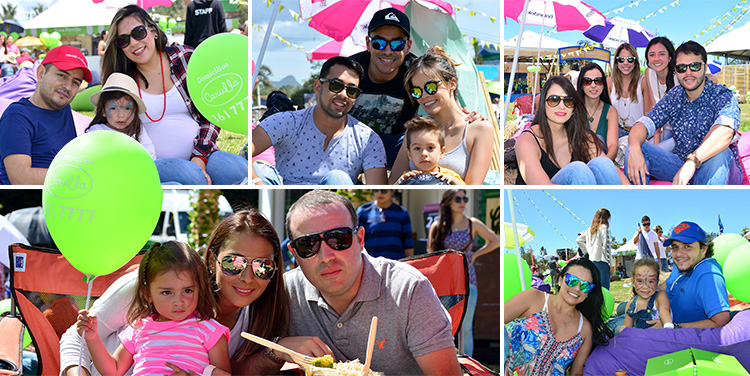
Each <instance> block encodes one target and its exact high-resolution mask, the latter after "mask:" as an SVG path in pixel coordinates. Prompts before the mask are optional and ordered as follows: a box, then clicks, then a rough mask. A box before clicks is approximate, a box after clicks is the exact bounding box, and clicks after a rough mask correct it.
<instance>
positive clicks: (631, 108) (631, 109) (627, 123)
mask: <svg viewBox="0 0 750 376" xmlns="http://www.w3.org/2000/svg"><path fill="white" fill-rule="evenodd" d="M613 82H614V81H613ZM642 84H643V77H641V79H640V80H639V81H638V90H637V95H636V98H637V99H638V102H637V103H636V102H633V101H632V100H631V98H622V97H620V96H619V95H617V92H616V91H615V85H612V92H610V93H609V99H610V100H612V106H613V107H614V108H616V109H617V115H618V116H619V119H618V122H617V123H618V124H619V126H620V136H623V135H624V134H623V131H624V132H625V134H627V132H629V131H630V128H631V127H632V126H633V124H635V122H636V121H637V120H638V119H640V117H641V116H643V92H641V85H642ZM625 128H627V129H625Z"/></svg>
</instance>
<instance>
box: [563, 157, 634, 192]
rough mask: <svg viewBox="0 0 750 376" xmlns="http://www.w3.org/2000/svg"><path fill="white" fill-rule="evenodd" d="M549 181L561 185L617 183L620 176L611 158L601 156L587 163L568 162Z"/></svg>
mask: <svg viewBox="0 0 750 376" xmlns="http://www.w3.org/2000/svg"><path fill="white" fill-rule="evenodd" d="M551 181H552V183H553V184H562V185H619V184H620V176H619V175H618V173H617V167H615V164H614V163H613V162H612V160H611V159H609V158H607V157H605V156H601V157H596V158H594V159H592V160H590V161H589V162H588V163H583V162H581V161H575V162H570V163H568V164H567V165H566V166H565V167H563V168H561V169H560V171H558V172H557V173H556V174H555V176H553V177H552V179H551Z"/></svg>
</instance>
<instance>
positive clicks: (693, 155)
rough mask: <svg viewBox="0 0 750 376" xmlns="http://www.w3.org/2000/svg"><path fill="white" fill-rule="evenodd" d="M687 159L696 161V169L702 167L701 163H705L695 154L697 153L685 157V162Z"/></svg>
mask: <svg viewBox="0 0 750 376" xmlns="http://www.w3.org/2000/svg"><path fill="white" fill-rule="evenodd" d="M687 161H693V163H695V169H696V170H697V169H699V168H701V164H702V163H703V162H701V160H700V159H698V157H696V156H695V153H690V154H688V156H687V158H685V162H687Z"/></svg>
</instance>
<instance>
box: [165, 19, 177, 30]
mask: <svg viewBox="0 0 750 376" xmlns="http://www.w3.org/2000/svg"><path fill="white" fill-rule="evenodd" d="M167 26H169V28H170V29H171V28H173V27H175V26H177V20H175V19H174V18H170V19H169V21H168V22H167Z"/></svg>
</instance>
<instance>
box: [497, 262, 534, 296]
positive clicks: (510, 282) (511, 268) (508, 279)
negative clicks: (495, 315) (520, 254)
mask: <svg viewBox="0 0 750 376" xmlns="http://www.w3.org/2000/svg"><path fill="white" fill-rule="evenodd" d="M503 271H504V273H503V302H507V301H508V300H510V298H512V297H513V296H515V295H516V294H518V293H519V292H521V277H520V275H519V273H518V260H516V254H515V253H504V254H503ZM523 276H524V279H523V280H524V284H525V285H526V286H525V290H528V289H530V288H531V268H529V264H527V263H526V261H523Z"/></svg>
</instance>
